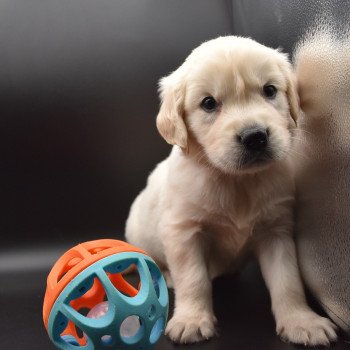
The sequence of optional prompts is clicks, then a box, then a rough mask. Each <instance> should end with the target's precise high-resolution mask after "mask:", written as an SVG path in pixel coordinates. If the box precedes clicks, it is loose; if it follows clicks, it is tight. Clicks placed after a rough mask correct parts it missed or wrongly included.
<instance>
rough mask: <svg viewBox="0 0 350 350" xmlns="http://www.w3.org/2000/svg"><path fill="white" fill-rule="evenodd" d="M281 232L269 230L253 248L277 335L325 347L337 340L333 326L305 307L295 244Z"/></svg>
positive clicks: (274, 229) (290, 340) (276, 228)
mask: <svg viewBox="0 0 350 350" xmlns="http://www.w3.org/2000/svg"><path fill="white" fill-rule="evenodd" d="M265 228H266V229H267V227H265ZM271 230H272V231H274V232H271ZM278 231H280V232H278ZM283 231H284V232H283ZM285 231H286V227H279V228H278V227H274V228H270V235H268V236H267V237H266V238H265V239H261V240H260V241H259V244H258V246H257V255H258V259H259V262H260V266H261V270H262V274H263V277H264V279H265V282H266V284H267V287H268V289H269V291H270V296H271V302H272V311H273V313H274V315H275V319H276V330H277V334H278V335H279V336H280V337H281V338H282V340H285V341H289V342H292V343H298V344H303V345H309V346H317V345H329V343H330V342H331V341H335V340H336V339H337V335H336V333H335V330H336V326H335V325H334V324H333V323H332V322H331V321H330V320H329V319H327V318H324V317H321V316H319V315H317V314H316V313H315V312H313V311H312V310H311V309H310V307H309V306H308V305H307V303H306V299H305V295H304V290H303V285H302V282H301V278H300V274H299V269H298V266H297V258H296V251H295V244H294V241H293V239H292V237H291V235H290V234H289V232H287V233H286V232H285ZM287 231H289V229H288V228H287Z"/></svg>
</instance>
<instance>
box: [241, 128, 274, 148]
mask: <svg viewBox="0 0 350 350" xmlns="http://www.w3.org/2000/svg"><path fill="white" fill-rule="evenodd" d="M268 139H269V135H268V130H267V129H263V128H260V127H251V128H247V129H244V130H243V131H242V132H241V133H240V134H239V135H238V140H239V142H240V143H241V144H242V146H243V147H244V149H245V150H246V151H248V152H258V153H260V152H264V151H265V149H266V148H267V145H268Z"/></svg>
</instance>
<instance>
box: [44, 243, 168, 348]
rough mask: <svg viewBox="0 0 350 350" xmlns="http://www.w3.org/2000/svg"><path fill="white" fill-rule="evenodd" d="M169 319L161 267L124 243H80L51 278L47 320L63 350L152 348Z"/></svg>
mask: <svg viewBox="0 0 350 350" xmlns="http://www.w3.org/2000/svg"><path fill="white" fill-rule="evenodd" d="M136 272H137V273H136ZM136 277H138V278H136ZM167 316H168V290H167V287H166V283H165V280H164V278H163V276H162V274H161V272H160V270H159V268H158V267H157V265H156V263H155V262H154V261H153V260H152V259H151V258H150V257H149V256H148V255H147V254H146V253H145V252H144V251H142V250H141V249H138V248H136V247H134V246H132V245H130V244H128V243H126V242H123V241H117V240H111V239H102V240H97V241H90V242H85V243H82V244H78V245H77V246H75V247H74V248H72V249H70V250H68V251H67V252H66V253H65V254H63V255H62V256H61V257H60V259H59V260H58V261H57V262H56V264H55V265H54V267H53V268H52V270H51V272H50V274H49V276H48V278H47V288H46V293H45V298H44V305H43V320H44V324H45V327H46V330H47V332H48V334H49V337H50V339H51V340H52V342H53V343H54V344H55V346H56V347H57V348H58V349H62V350H77V349H84V350H100V349H101V350H102V349H115V350H124V349H125V350H127V349H131V350H148V349H152V348H153V346H154V344H155V343H156V342H157V341H158V339H159V338H160V336H161V335H162V334H163V332H164V328H165V324H166V320H167Z"/></svg>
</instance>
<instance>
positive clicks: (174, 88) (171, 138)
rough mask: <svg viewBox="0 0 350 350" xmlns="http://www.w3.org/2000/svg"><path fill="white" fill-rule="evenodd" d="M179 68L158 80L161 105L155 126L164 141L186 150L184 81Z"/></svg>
mask: <svg viewBox="0 0 350 350" xmlns="http://www.w3.org/2000/svg"><path fill="white" fill-rule="evenodd" d="M180 70H181V67H180V68H179V69H178V70H177V71H175V72H173V73H172V74H170V75H169V76H167V77H165V78H162V79H161V80H160V82H159V92H160V98H161V106H160V110H159V113H158V116H157V128H158V131H159V132H160V134H161V135H162V136H163V138H164V139H165V141H166V142H168V143H170V144H171V145H178V146H179V147H181V148H182V149H183V150H186V149H187V128H186V125H185V122H184V99H185V83H184V80H183V78H182V74H181V71H180Z"/></svg>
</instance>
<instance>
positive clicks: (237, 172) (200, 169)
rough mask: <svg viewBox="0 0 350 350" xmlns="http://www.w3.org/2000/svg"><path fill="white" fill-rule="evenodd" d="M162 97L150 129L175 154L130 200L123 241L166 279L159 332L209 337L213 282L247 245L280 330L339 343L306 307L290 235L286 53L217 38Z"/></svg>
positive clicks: (293, 114)
mask: <svg viewBox="0 0 350 350" xmlns="http://www.w3.org/2000/svg"><path fill="white" fill-rule="evenodd" d="M160 94H161V100H162V104H161V107H160V111H159V114H158V116H157V127H158V130H159V132H160V134H161V135H162V136H163V137H164V139H165V140H166V141H167V142H168V143H170V144H172V145H174V147H173V149H172V151H171V154H170V156H169V157H168V158H167V159H165V160H164V161H163V162H161V163H160V164H159V165H158V166H157V167H156V169H155V170H154V171H153V172H152V173H151V175H150V176H149V179H148V183H147V186H146V188H145V189H144V190H143V191H142V192H141V193H140V195H139V196H138V197H137V198H136V200H135V202H134V203H133V205H132V207H131V211H130V215H129V218H128V220H127V224H126V238H127V240H128V241H129V242H131V243H133V244H135V245H137V246H139V247H142V248H143V249H145V250H146V251H147V252H148V253H149V254H150V255H151V256H153V258H154V259H155V260H156V261H157V262H158V263H159V264H160V266H161V267H163V268H164V269H168V270H169V272H170V277H171V280H172V284H173V287H174V289H175V310H174V315H173V317H172V319H171V320H170V321H169V323H168V325H167V328H166V334H167V335H168V336H169V337H170V338H171V339H172V340H173V341H174V342H179V343H192V342H198V341H201V340H204V339H209V338H210V337H212V336H213V335H215V323H216V319H215V315H214V312H213V305H212V287H211V280H212V279H213V278H215V277H217V276H219V275H221V274H223V273H225V272H226V271H228V270H230V268H232V266H233V265H234V263H235V261H236V260H237V258H238V257H239V256H240V255H241V254H242V253H243V252H244V251H246V250H247V249H248V248H251V249H253V250H254V251H255V252H256V255H257V257H258V260H259V263H260V266H261V269H262V273H263V276H264V279H265V281H266V284H267V287H268V289H269V291H270V295H271V300H272V311H273V313H274V315H275V318H276V328H277V333H278V334H279V335H280V336H281V337H282V338H283V339H285V340H287V341H290V342H293V343H301V344H308V345H317V344H329V342H330V341H333V340H335V339H336V333H335V331H334V325H333V324H332V323H331V322H330V321H329V320H328V319H326V318H323V317H320V316H319V315H317V314H315V313H314V312H313V311H312V310H311V309H310V308H309V307H308V305H307V304H306V301H305V296H304V291H303V286H302V282H301V279H300V277H299V271H298V266H297V260H296V253H295V246H294V242H293V238H292V231H293V213H292V207H293V198H294V184H293V172H292V168H291V165H290V163H291V162H290V155H291V151H292V144H293V134H294V133H295V130H296V119H297V117H298V114H299V104H298V96H297V93H296V87H295V82H294V77H293V73H292V69H291V65H290V63H289V62H288V59H287V58H286V56H285V55H284V54H282V53H280V52H278V51H276V50H273V49H271V48H267V47H265V46H263V45H260V44H258V43H257V42H255V41H253V40H251V39H247V38H241V37H234V36H227V37H220V38H218V39H215V40H211V41H208V42H205V43H204V44H202V45H200V46H199V47H198V48H196V49H195V50H194V51H193V52H192V53H191V54H190V55H189V57H188V58H187V59H186V61H185V62H184V63H183V64H182V65H181V66H180V67H179V68H178V69H177V70H176V71H174V72H173V73H172V74H170V75H169V76H167V77H165V78H163V79H162V80H161V81H160Z"/></svg>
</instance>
